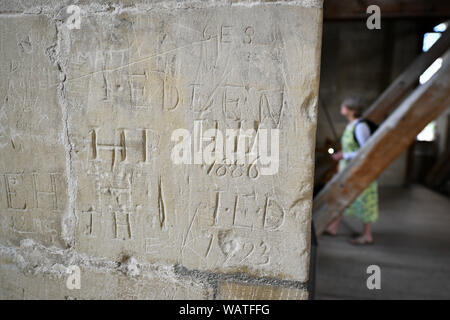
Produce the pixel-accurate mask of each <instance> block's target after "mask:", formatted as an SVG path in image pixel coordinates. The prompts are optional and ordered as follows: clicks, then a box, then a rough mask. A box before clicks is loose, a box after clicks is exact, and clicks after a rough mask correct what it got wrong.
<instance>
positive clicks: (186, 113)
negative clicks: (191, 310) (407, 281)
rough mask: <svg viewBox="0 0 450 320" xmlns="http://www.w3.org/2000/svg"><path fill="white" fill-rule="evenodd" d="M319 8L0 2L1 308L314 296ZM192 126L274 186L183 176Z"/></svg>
mask: <svg viewBox="0 0 450 320" xmlns="http://www.w3.org/2000/svg"><path fill="white" fill-rule="evenodd" d="M71 4H77V5H78V6H79V8H80V9H81V16H80V17H81V20H80V29H70V28H68V27H67V21H66V20H67V17H68V14H67V13H66V8H67V6H68V5H71ZM321 5H322V3H321V1H320V0H297V1H278V2H270V1H268V2H253V1H245V2H235V1H232V2H230V1H181V2H180V1H125V0H124V1H98V2H96V3H92V2H91V1H76V2H75V3H71V2H70V1H56V0H55V1H52V0H49V1H43V0H40V1H39V0H36V1H22V2H20V4H18V3H13V2H10V1H0V25H1V28H0V30H1V31H0V33H1V38H0V51H1V56H0V68H1V78H0V97H1V100H0V101H1V102H0V103H1V105H0V107H1V109H0V154H1V157H0V178H1V179H0V298H3V299H11V298H13V299H14V298H15V299H22V298H24V299H33V298H41V299H64V298H66V299H92V298H105V299H242V298H245V299H305V298H307V296H308V294H307V292H306V286H307V281H308V270H309V248H310V243H309V239H310V222H311V200H312V183H313V169H314V168H313V167H314V145H315V130H316V120H317V119H316V114H317V93H318V83H319V63H320V47H321V25H322V9H321ZM195 121H201V122H197V123H201V124H202V131H203V132H204V131H206V130H207V129H208V128H218V129H220V130H222V131H223V132H224V133H225V130H226V129H227V128H241V129H252V128H253V129H258V128H269V129H279V149H280V154H279V169H278V171H277V172H276V174H273V175H263V174H262V173H261V172H262V171H261V170H262V167H263V164H261V163H258V162H256V163H254V164H243V165H235V164H213V165H206V164H175V163H174V162H173V161H172V157H171V155H172V151H173V148H174V146H175V144H176V142H174V141H172V140H171V135H172V133H173V131H174V130H176V129H178V128H184V129H187V130H188V131H190V132H194V130H195V128H194V123H195ZM73 265H75V266H79V267H80V269H81V288H80V289H74V290H69V289H68V288H67V287H66V279H67V277H68V273H67V270H68V267H69V266H73Z"/></svg>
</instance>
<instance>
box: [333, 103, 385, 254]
mask: <svg viewBox="0 0 450 320" xmlns="http://www.w3.org/2000/svg"><path fill="white" fill-rule="evenodd" d="M363 109H364V108H363V104H362V102H361V98H359V97H351V98H347V99H345V100H344V102H342V104H341V114H342V115H343V116H344V117H346V118H347V119H348V122H349V123H348V125H347V127H346V128H345V131H344V134H343V135H342V138H341V145H342V152H337V153H335V154H334V155H333V158H334V159H335V160H339V171H341V170H343V169H344V167H345V166H346V165H347V163H348V162H349V161H350V160H351V159H352V158H354V157H355V156H356V155H357V153H358V150H359V149H360V148H361V147H362V146H363V145H364V144H365V143H366V142H367V140H368V139H369V138H370V128H369V126H368V125H367V123H366V122H364V121H360V120H361V119H360V117H361V115H362V111H363ZM344 214H345V215H347V216H355V217H357V218H359V219H360V220H361V221H362V222H363V223H364V232H363V234H362V235H360V236H359V237H357V238H355V239H352V240H350V242H351V243H352V244H355V245H365V244H372V243H373V236H372V229H371V225H372V223H374V222H375V221H376V220H377V219H378V188H377V183H376V181H375V182H373V183H372V184H371V185H370V186H369V187H368V188H367V189H365V190H364V191H363V192H362V193H361V194H360V195H359V196H358V198H357V199H356V200H355V201H354V202H353V203H352V204H351V205H350V207H348V208H347V209H346V210H345V212H344ZM341 220H342V215H340V216H339V217H337V218H336V219H334V220H333V221H332V222H331V224H330V225H329V227H328V229H327V230H326V233H327V234H329V235H333V236H334V235H336V234H337V230H338V227H339V223H340V222H341Z"/></svg>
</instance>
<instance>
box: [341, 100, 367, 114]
mask: <svg viewBox="0 0 450 320" xmlns="http://www.w3.org/2000/svg"><path fill="white" fill-rule="evenodd" d="M342 105H344V106H346V107H347V108H348V109H350V110H352V111H354V112H355V117H361V116H362V114H363V111H364V109H365V107H366V104H365V102H364V100H363V98H362V97H360V96H351V97H348V98H346V99H345V100H344V101H342Z"/></svg>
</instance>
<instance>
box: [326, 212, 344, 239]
mask: <svg viewBox="0 0 450 320" xmlns="http://www.w3.org/2000/svg"><path fill="white" fill-rule="evenodd" d="M341 220H342V214H340V215H339V216H337V217H336V218H335V219H334V220H333V221H332V222H331V223H330V225H329V226H328V228H327V230H326V231H327V233H328V234H331V235H333V236H335V235H337V231H338V228H339V224H340V223H341Z"/></svg>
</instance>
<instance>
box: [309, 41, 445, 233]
mask: <svg viewBox="0 0 450 320" xmlns="http://www.w3.org/2000/svg"><path fill="white" fill-rule="evenodd" d="M448 107H450V50H448V51H447V52H446V53H445V55H444V57H443V63H442V67H441V69H440V70H439V71H438V72H437V73H436V74H435V75H434V76H433V77H432V78H431V79H430V80H428V82H426V83H425V84H423V85H421V86H419V87H418V88H416V89H415V90H414V91H413V92H412V93H411V95H410V96H409V97H408V98H407V99H405V100H404V101H403V102H402V103H401V105H400V106H399V107H398V108H397V109H396V110H395V112H394V113H393V114H392V115H391V116H390V117H389V118H388V119H387V120H386V121H385V122H384V123H383V124H382V125H381V126H380V128H379V129H378V130H377V131H376V132H375V134H374V135H373V137H372V138H371V139H370V140H369V141H368V142H367V144H366V145H364V147H363V148H362V149H361V150H360V151H359V153H358V155H357V156H356V157H355V158H354V159H353V160H352V161H351V162H350V163H349V164H348V165H347V167H346V168H345V169H344V170H343V171H342V172H340V173H339V174H338V175H336V176H335V177H334V178H333V180H331V181H330V182H329V183H328V184H327V185H326V186H325V188H324V189H323V190H322V191H321V192H320V193H319V194H318V195H317V196H316V197H315V198H314V202H313V219H314V223H315V227H316V233H317V234H318V235H319V234H321V233H322V232H323V231H324V230H325V228H326V227H327V226H328V224H329V223H330V222H331V221H332V220H333V219H334V218H335V217H337V216H338V215H339V214H341V213H342V212H343V211H344V210H345V208H347V207H348V206H349V205H350V204H351V203H352V202H353V201H354V200H355V199H356V198H357V197H358V195H360V194H361V192H362V191H363V190H364V189H365V188H367V186H369V184H370V183H371V182H372V181H374V180H375V179H376V178H377V177H378V176H379V175H380V174H381V173H382V172H383V170H384V169H386V168H387V167H388V166H389V165H390V164H391V163H392V162H393V161H394V160H395V159H396V158H397V157H398V156H399V155H400V154H401V153H402V152H403V151H404V150H406V149H407V148H408V146H409V145H410V144H411V142H412V141H414V139H416V136H417V134H418V133H419V132H420V131H421V130H422V129H423V128H424V127H425V126H426V125H427V124H428V123H429V122H431V121H432V120H433V119H435V118H436V117H437V116H439V115H440V114H441V113H442V112H443V111H444V110H445V109H447V108H448Z"/></svg>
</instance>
